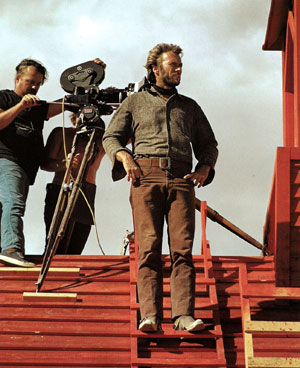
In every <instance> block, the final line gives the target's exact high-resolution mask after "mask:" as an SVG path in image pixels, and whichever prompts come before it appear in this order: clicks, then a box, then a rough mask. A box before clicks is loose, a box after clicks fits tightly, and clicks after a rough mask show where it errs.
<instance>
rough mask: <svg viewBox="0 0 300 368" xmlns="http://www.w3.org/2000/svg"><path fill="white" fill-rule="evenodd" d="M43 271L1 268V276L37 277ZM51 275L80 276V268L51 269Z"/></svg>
mask: <svg viewBox="0 0 300 368" xmlns="http://www.w3.org/2000/svg"><path fill="white" fill-rule="evenodd" d="M40 271H41V267H30V268H25V267H24V268H23V267H0V275H1V276H2V275H4V274H5V275H12V274H19V275H20V274H23V275H26V276H28V275H36V274H38V273H39V272H40ZM49 273H50V274H51V275H52V276H63V275H69V274H72V276H76V275H79V274H80V268H75V267H72V268H68V267H51V268H50V269H49Z"/></svg>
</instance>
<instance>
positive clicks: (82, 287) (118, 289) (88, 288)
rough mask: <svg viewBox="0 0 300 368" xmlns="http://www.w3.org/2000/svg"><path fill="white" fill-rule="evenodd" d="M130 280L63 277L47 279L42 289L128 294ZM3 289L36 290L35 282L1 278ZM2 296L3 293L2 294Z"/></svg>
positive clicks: (5, 290) (6, 290)
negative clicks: (91, 280) (91, 279)
mask: <svg viewBox="0 0 300 368" xmlns="http://www.w3.org/2000/svg"><path fill="white" fill-rule="evenodd" d="M128 285H129V283H128V282H123V281H115V280H113V278H110V279H109V280H106V279H105V280H93V282H90V281H89V280H85V279H84V278H82V279H75V280H74V279H73V280H69V279H68V280H65V281H64V279H63V278H62V279H60V280H57V279H55V280H51V279H49V280H47V279H46V281H45V282H44V285H43V288H42V291H43V292H50V291H54V290H59V291H60V292H70V293H87V294H89V293H91V294H95V295H97V294H107V295H110V294H128V291H129V290H128V289H129V287H128ZM1 291H2V292H3V291H4V292H18V293H19V292H34V291H35V283H34V282H32V283H31V282H28V280H14V281H13V282H11V281H10V280H5V279H4V280H1ZM0 297H1V294H0Z"/></svg>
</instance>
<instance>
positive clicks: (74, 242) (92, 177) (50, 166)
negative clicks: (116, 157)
mask: <svg viewBox="0 0 300 368" xmlns="http://www.w3.org/2000/svg"><path fill="white" fill-rule="evenodd" d="M70 120H71V122H72V125H73V126H72V127H71V128H61V127H56V128H54V129H53V130H52V132H51V133H50V135H49V137H48V139H47V143H46V146H45V150H44V155H43V160H42V163H41V169H43V170H46V171H52V172H54V177H53V181H52V183H49V184H47V194H46V198H45V210H44V220H45V225H46V235H47V234H48V232H49V229H50V226H51V221H52V217H53V214H54V211H55V207H56V203H57V200H58V196H59V192H60V189H61V184H62V182H63V180H64V176H65V171H66V159H65V153H64V141H63V129H64V136H65V145H66V152H67V153H69V152H71V148H72V143H73V139H74V136H75V134H76V133H78V132H79V131H80V130H81V128H82V122H81V118H80V116H79V114H78V113H71V114H70ZM85 146H86V140H84V139H80V140H78V144H77V145H76V152H75V156H74V158H73V161H72V163H71V165H72V166H71V167H72V172H71V174H72V178H73V179H74V180H75V179H76V177H77V174H78V171H79V167H80V164H81V161H82V158H83V154H84V150H85ZM104 155H105V152H104V149H103V147H102V143H101V139H99V140H98V145H97V146H96V148H95V153H94V155H93V157H92V158H91V160H90V161H89V162H88V165H87V168H86V171H85V173H84V179H83V181H82V184H81V190H82V191H83V193H84V194H85V197H86V200H88V202H89V206H88V205H87V203H86V200H85V199H84V197H83V196H82V194H81V193H79V195H78V198H77V201H76V205H75V207H74V210H73V212H72V215H71V218H70V221H69V224H68V226H67V229H66V232H65V235H64V237H63V238H62V239H61V241H60V243H59V246H58V248H57V251H56V254H81V253H82V251H83V249H84V246H85V243H86V241H87V239H88V236H89V233H90V231H91V225H93V224H94V222H93V216H92V214H91V212H90V209H91V210H92V211H94V202H95V195H96V173H97V170H98V168H99V166H100V163H101V160H102V158H103V156H104Z"/></svg>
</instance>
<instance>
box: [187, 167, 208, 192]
mask: <svg viewBox="0 0 300 368" xmlns="http://www.w3.org/2000/svg"><path fill="white" fill-rule="evenodd" d="M209 171H210V166H207V165H203V166H200V167H199V169H198V170H197V171H195V172H192V173H190V174H187V175H185V176H184V177H183V179H187V180H191V181H192V182H193V183H194V185H195V186H197V187H198V188H200V187H202V185H203V184H204V183H205V180H206V179H207V177H208V174H209Z"/></svg>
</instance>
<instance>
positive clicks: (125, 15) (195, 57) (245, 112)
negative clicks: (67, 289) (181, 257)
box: [0, 0, 282, 255]
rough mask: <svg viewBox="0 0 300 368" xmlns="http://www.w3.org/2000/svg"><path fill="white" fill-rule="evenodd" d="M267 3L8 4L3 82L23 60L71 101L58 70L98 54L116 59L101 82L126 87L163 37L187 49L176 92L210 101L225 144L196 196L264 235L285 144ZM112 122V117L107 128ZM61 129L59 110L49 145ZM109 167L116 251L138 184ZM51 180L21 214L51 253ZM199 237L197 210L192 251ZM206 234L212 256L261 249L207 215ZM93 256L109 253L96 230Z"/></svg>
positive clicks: (45, 176) (2, 31) (108, 231)
mask: <svg viewBox="0 0 300 368" xmlns="http://www.w3.org/2000/svg"><path fill="white" fill-rule="evenodd" d="M270 3H271V0H215V1H211V0H201V1H199V0H198V1H197V0H175V1H173V2H169V1H162V0H160V1H157V0H153V1H146V0H109V1H108V0H107V1H106V0H98V1H96V0H89V1H88V2H83V1H79V0H72V1H71V0H39V1H37V0H31V1H26V2H21V1H19V0H2V1H1V18H0V37H1V55H2V65H1V69H0V88H1V89H6V88H9V89H13V88H14V70H15V69H14V68H15V66H16V65H17V64H18V63H19V61H20V60H22V59H23V58H26V57H30V58H34V59H38V60H40V61H42V62H43V63H44V65H45V66H46V67H47V69H48V71H49V81H48V82H47V83H46V84H45V85H44V86H42V88H41V89H40V92H39V97H40V98H41V99H45V100H48V101H51V100H54V99H57V98H61V97H63V96H64V94H65V92H64V91H63V90H62V88H61V86H60V83H59V79H60V75H61V73H62V72H63V71H64V70H65V69H67V68H68V67H70V66H73V65H76V64H78V63H81V62H84V61H87V60H91V59H93V58H94V57H100V58H101V59H102V60H104V61H105V62H106V64H107V69H106V77H105V80H104V81H103V83H102V84H101V86H100V87H102V88H105V87H108V86H116V87H118V88H124V87H126V86H127V85H128V83H131V82H137V81H140V80H141V79H142V78H143V77H144V76H145V69H144V67H143V65H144V64H145V61H146V57H147V53H148V51H149V49H151V48H152V47H153V46H155V45H156V44H157V43H160V42H168V43H175V44H179V45H180V46H181V47H182V48H183V52H184V57H183V75H182V82H181V85H180V86H179V92H180V93H182V94H185V95H187V96H189V97H192V98H194V99H195V100H196V101H197V102H198V103H199V104H200V105H201V107H202V109H203V110H204V112H205V114H206V115H207V117H208V119H209V121H210V123H211V125H212V127H213V130H214V132H215V135H216V138H217V140H218V142H219V151H220V153H219V159H218V162H217V165H216V177H215V180H214V182H213V183H212V184H211V185H209V186H208V187H206V188H203V189H198V190H197V192H196V193H197V197H198V198H199V199H201V200H205V201H207V202H208V205H209V206H210V207H212V208H213V209H215V210H217V211H218V212H219V213H220V214H221V215H222V216H224V217H226V218H227V219H228V220H230V221H231V222H233V223H234V224H235V225H236V226H238V227H240V228H241V229H243V230H244V231H246V232H247V233H249V234H250V235H251V236H252V237H254V238H256V239H257V240H258V241H260V242H262V238H263V225H264V221H265V215H266V210H267V206H268V200H269V193H270V188H271V182H272V175H273V166H274V159H275V152H276V147H277V146H281V145H282V93H281V54H280V52H274V51H272V52H270V51H269V52H266V51H262V44H263V42H264V38H265V33H266V27H267V20H268V14H269V7H270ZM65 118H66V120H68V119H67V114H65ZM109 120H110V117H105V122H106V124H108V123H109ZM61 125H62V116H58V117H55V118H53V119H51V120H50V121H49V122H46V126H45V130H44V137H45V140H46V138H47V136H48V135H49V133H50V131H51V130H52V129H53V128H54V127H56V126H61ZM110 170H111V164H110V162H109V160H108V158H107V157H105V158H104V160H103V162H102V163H101V167H100V170H99V172H98V175H97V186H98V190H97V200H96V220H97V228H98V232H99V237H100V241H101V244H102V247H103V249H104V251H105V253H106V254H119V252H120V249H121V243H122V238H123V236H124V234H125V231H126V230H127V229H129V230H132V218H131V210H130V206H129V202H128V194H129V185H128V183H127V181H126V180H122V181H120V182H117V183H113V182H112V181H111V176H110V175H111V173H110ZM51 180H52V174H51V173H47V172H43V171H40V172H39V173H38V176H37V180H36V183H35V185H34V186H33V187H31V188H30V194H29V197H28V204H27V210H26V215H25V218H24V231H25V237H26V253H28V254H41V253H42V252H43V247H44V237H45V234H44V232H45V231H44V223H43V206H44V197H45V186H46V183H47V182H50V181H51ZM200 235H201V228H200V219H199V216H197V231H196V239H195V246H194V252H195V253H199V249H200ZM207 237H208V239H209V241H210V244H211V251H212V254H213V255H259V254H260V252H259V251H257V250H256V249H255V248H253V247H252V246H250V245H248V244H247V243H246V242H244V241H243V240H241V239H239V238H237V237H236V236H234V235H232V234H231V233H229V232H228V231H226V230H224V229H223V228H221V227H220V226H219V225H217V224H216V223H212V222H211V221H210V220H208V229H207ZM164 252H167V245H166V242H164ZM84 254H100V251H99V247H98V245H97V242H96V237H95V232H94V230H92V232H91V235H90V238H89V240H88V243H87V245H86V248H85V250H84Z"/></svg>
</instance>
